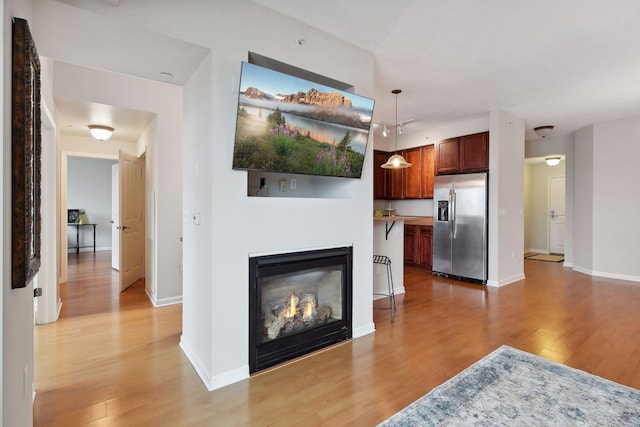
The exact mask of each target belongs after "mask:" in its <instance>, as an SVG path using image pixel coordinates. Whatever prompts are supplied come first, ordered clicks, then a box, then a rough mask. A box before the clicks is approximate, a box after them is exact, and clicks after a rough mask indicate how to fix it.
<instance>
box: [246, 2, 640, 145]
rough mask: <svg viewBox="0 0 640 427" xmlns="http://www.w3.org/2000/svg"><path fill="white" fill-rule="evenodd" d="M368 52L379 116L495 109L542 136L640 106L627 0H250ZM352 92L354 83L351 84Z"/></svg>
mask: <svg viewBox="0 0 640 427" xmlns="http://www.w3.org/2000/svg"><path fill="white" fill-rule="evenodd" d="M253 1H254V2H256V3H259V4H261V5H263V6H265V7H268V8H270V9H272V10H275V11H277V12H280V13H282V14H284V15H288V16H290V17H292V18H295V19H297V20H299V21H302V22H304V23H306V24H308V25H310V26H312V27H315V28H318V29H320V30H322V31H325V32H327V33H329V34H332V35H334V36H335V37H337V38H339V39H342V40H346V41H349V42H350V43H353V44H355V45H357V46H359V47H361V48H363V49H366V50H369V51H371V52H373V53H374V55H375V82H376V88H375V99H376V113H375V117H376V120H377V121H378V122H382V123H394V122H395V118H394V107H395V100H394V97H393V95H392V94H391V90H392V89H395V88H399V89H402V90H403V92H402V94H401V95H399V100H398V121H403V120H406V119H410V118H414V119H416V120H415V121H414V122H413V123H411V124H409V125H407V126H406V131H407V133H410V132H417V131H421V132H425V131H427V132H428V128H429V126H430V125H432V124H434V123H438V122H442V121H450V120H456V119H459V118H462V117H467V116H473V115H478V114H481V113H486V112H488V111H492V110H498V109H499V110H504V111H506V112H508V113H511V114H513V115H515V116H517V117H520V118H522V119H524V120H525V123H526V131H527V133H526V139H538V136H537V135H535V133H534V132H533V130H532V129H533V127H535V126H540V125H547V124H550V125H554V126H555V129H554V132H553V134H552V135H563V134H568V133H571V132H573V131H575V130H577V129H580V128H582V127H584V126H587V125H590V124H593V123H597V122H601V121H606V120H611V119H618V118H625V117H629V116H633V115H638V114H640V54H638V41H640V24H639V23H640V2H639V1H637V0H609V1H606V2H605V1H602V0H562V1H558V0H536V1H526V0H455V1H442V0H373V1H372V0H349V1H348V2H347V1H344V0H323V1H317V0H253ZM356 89H357V88H356Z"/></svg>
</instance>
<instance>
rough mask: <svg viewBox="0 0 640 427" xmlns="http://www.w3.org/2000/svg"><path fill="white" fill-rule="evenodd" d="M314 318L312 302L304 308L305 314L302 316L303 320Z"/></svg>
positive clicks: (308, 302)
mask: <svg viewBox="0 0 640 427" xmlns="http://www.w3.org/2000/svg"><path fill="white" fill-rule="evenodd" d="M312 318H313V303H311V301H307V306H306V307H305V308H304V313H303V314H302V320H311V319H312Z"/></svg>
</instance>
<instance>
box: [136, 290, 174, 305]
mask: <svg viewBox="0 0 640 427" xmlns="http://www.w3.org/2000/svg"><path fill="white" fill-rule="evenodd" d="M144 293H145V294H147V298H149V301H151V304H153V306H154V307H164V306H166V305H174V304H182V295H179V296H177V297H171V298H163V299H160V300H157V299H155V297H154V296H153V295H152V294H151V292H149V290H148V289H147V288H144Z"/></svg>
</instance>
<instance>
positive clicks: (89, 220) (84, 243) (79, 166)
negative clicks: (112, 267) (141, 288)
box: [60, 153, 145, 290]
mask: <svg viewBox="0 0 640 427" xmlns="http://www.w3.org/2000/svg"><path fill="white" fill-rule="evenodd" d="M120 157H122V158H119V159H115V158H113V157H111V156H106V155H86V154H82V153H80V154H78V153H63V158H64V159H65V162H64V164H65V165H64V169H62V170H61V172H62V171H64V173H61V188H63V189H66V192H63V193H64V197H63V198H62V203H61V204H62V205H63V212H65V217H64V219H63V221H66V220H67V215H66V212H68V210H69V209H72V210H75V211H80V212H84V217H83V222H85V224H84V225H81V226H79V225H75V224H66V223H65V228H66V229H67V231H66V233H64V234H62V236H61V237H62V239H61V242H60V247H61V248H64V249H63V250H61V253H62V255H63V256H62V257H61V258H62V259H61V261H62V262H61V264H62V265H61V267H64V273H65V274H64V276H63V278H62V280H61V282H63V283H64V282H66V281H67V271H68V265H69V263H71V262H73V263H74V264H76V263H78V262H79V261H80V260H87V262H93V260H90V258H88V255H91V256H93V257H95V255H96V254H99V253H101V252H106V251H108V252H109V257H110V258H111V252H112V251H113V247H114V245H115V246H116V252H117V253H118V254H119V257H118V259H119V262H118V265H117V267H120V265H122V264H123V257H124V259H125V260H127V261H125V262H124V265H125V266H129V267H128V269H127V276H126V278H125V279H126V281H127V283H126V284H125V283H124V281H123V278H122V271H120V272H118V271H116V274H118V273H120V277H119V283H120V286H119V287H120V288H121V290H124V289H125V288H126V287H127V286H128V285H130V284H131V283H133V282H135V281H136V280H138V279H140V278H142V277H144V258H145V254H144V245H143V242H144V203H142V202H141V201H143V200H144V169H143V163H144V162H143V160H141V159H138V158H136V157H134V156H131V155H127V154H124V153H121V156H120ZM123 162H128V163H126V164H128V165H130V167H126V168H123V167H121V164H122V163H123ZM131 165H133V166H131ZM114 168H116V170H117V171H118V174H117V176H116V177H114V175H113V172H114ZM132 168H134V169H132ZM123 170H124V171H125V172H126V171H132V170H133V175H134V178H131V175H132V174H131V173H129V174H128V175H127V174H125V175H127V176H128V178H126V177H125V178H124V182H121V181H123V177H122V173H121V171H123ZM115 178H117V180H116V179H115ZM132 182H133V183H135V184H136V185H132ZM114 184H115V186H116V187H117V191H116V192H115V194H116V195H117V196H118V200H117V202H116V203H115V204H114V202H113V198H112V197H113V194H114V192H113V191H112V188H113V187H114ZM123 188H124V189H125V191H122V189H123ZM114 205H115V209H117V210H118V215H117V216H116V217H114ZM123 210H124V212H125V214H126V216H127V218H128V219H130V220H131V221H132V222H134V223H135V226H134V224H133V223H130V222H127V223H126V224H124V223H123V221H122V220H121V218H122V211H123ZM132 212H133V213H135V214H132ZM134 220H135V221H134ZM130 230H131V231H132V232H133V233H129V231H130ZM125 234H126V236H125ZM123 239H124V243H125V247H126V249H127V250H122V246H121V245H123V242H122V240H123ZM87 252H88V253H89V254H87ZM80 254H83V256H82V257H80V256H79V255H80ZM118 269H119V268H118ZM118 269H116V270H118ZM119 270H121V269H119ZM61 276H62V275H61Z"/></svg>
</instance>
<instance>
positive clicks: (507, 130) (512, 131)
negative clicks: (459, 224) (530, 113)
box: [487, 111, 524, 286]
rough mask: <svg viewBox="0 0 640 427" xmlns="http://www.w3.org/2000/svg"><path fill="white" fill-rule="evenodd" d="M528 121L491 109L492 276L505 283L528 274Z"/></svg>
mask: <svg viewBox="0 0 640 427" xmlns="http://www.w3.org/2000/svg"><path fill="white" fill-rule="evenodd" d="M523 190H524V121H523V120H522V119H520V118H518V117H515V116H512V115H510V114H508V113H506V112H504V111H492V112H491V113H490V126H489V251H488V252H489V279H488V281H487V285H490V286H503V285H507V284H509V283H512V282H515V281H517V280H521V279H523V278H524V259H523V257H524V254H523V249H524V191H523Z"/></svg>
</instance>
